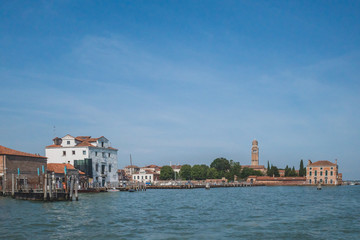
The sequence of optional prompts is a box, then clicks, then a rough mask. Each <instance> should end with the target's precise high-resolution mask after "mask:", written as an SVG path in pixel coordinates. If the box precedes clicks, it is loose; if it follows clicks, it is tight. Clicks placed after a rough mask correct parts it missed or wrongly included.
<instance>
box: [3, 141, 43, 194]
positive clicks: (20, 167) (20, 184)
mask: <svg viewBox="0 0 360 240" xmlns="http://www.w3.org/2000/svg"><path fill="white" fill-rule="evenodd" d="M46 162H47V159H46V157H43V156H40V155H37V154H31V153H25V152H21V151H17V150H14V149H10V148H7V147H3V146H0V183H2V184H1V187H0V188H1V190H2V191H3V193H6V192H9V191H11V188H12V182H13V179H14V181H16V184H17V188H29V189H30V188H33V189H35V188H38V187H39V186H38V185H40V174H41V173H42V172H43V171H46ZM14 184H15V183H14Z"/></svg>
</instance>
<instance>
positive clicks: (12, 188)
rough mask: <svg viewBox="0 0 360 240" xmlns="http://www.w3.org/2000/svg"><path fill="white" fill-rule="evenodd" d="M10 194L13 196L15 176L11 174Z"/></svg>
mask: <svg viewBox="0 0 360 240" xmlns="http://www.w3.org/2000/svg"><path fill="white" fill-rule="evenodd" d="M11 196H13V197H14V196H15V176H14V174H12V175H11Z"/></svg>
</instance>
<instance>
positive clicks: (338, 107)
mask: <svg viewBox="0 0 360 240" xmlns="http://www.w3.org/2000/svg"><path fill="white" fill-rule="evenodd" d="M359 12H360V2H359V1H105V2H104V1H56V2H53V1H42V2H41V1H1V3H0V83H1V87H0V132H1V134H0V145H4V146H7V147H10V148H14V149H18V150H22V151H26V152H31V153H40V154H44V147H45V146H46V145H50V144H51V143H52V142H51V139H52V138H53V137H54V126H56V128H55V135H56V136H59V137H62V136H64V135H66V134H68V133H69V134H71V135H73V136H77V135H91V136H94V137H96V136H102V135H104V136H106V137H107V138H108V139H109V140H110V141H111V142H112V145H113V146H114V147H116V148H118V149H119V167H124V166H125V165H128V164H129V154H130V153H131V154H132V156H133V161H134V164H136V165H139V166H142V165H147V164H158V165H164V164H169V162H170V161H171V162H172V163H179V164H185V163H189V164H196V163H204V164H210V163H211V161H212V160H213V159H215V158H216V157H226V158H228V159H233V160H235V161H240V163H241V164H250V148H251V142H252V140H253V139H255V138H256V139H257V140H258V141H259V147H260V163H261V164H264V165H266V163H267V161H270V162H271V163H273V164H274V165H277V166H278V167H285V166H286V165H289V166H293V165H294V166H295V167H296V168H298V165H299V161H300V159H304V160H305V162H307V159H311V160H312V161H317V160H330V161H334V160H335V159H338V163H339V167H340V172H342V173H343V174H344V179H356V178H357V179H359V178H360V173H359V169H360V159H359V155H360V148H359V146H360V138H359V136H360V127H359V118H360V107H359V105H360V96H359V93H360V79H359V76H360V75H359V73H360V67H359V66H360V44H359V43H360V15H359V14H358V13H359Z"/></svg>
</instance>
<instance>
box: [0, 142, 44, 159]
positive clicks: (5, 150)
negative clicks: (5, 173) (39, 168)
mask: <svg viewBox="0 0 360 240" xmlns="http://www.w3.org/2000/svg"><path fill="white" fill-rule="evenodd" d="M0 155H13V156H24V157H33V158H44V159H47V157H43V156H40V155H37V154H31V153H26V152H20V151H17V150H14V149H11V148H7V147H4V146H1V145H0Z"/></svg>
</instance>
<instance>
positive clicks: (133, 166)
mask: <svg viewBox="0 0 360 240" xmlns="http://www.w3.org/2000/svg"><path fill="white" fill-rule="evenodd" d="M124 168H139V167H138V166H136V165H129V166H126V167H124Z"/></svg>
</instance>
